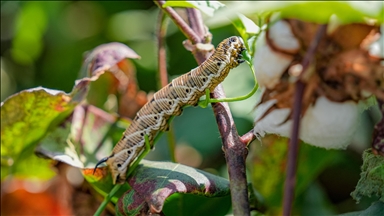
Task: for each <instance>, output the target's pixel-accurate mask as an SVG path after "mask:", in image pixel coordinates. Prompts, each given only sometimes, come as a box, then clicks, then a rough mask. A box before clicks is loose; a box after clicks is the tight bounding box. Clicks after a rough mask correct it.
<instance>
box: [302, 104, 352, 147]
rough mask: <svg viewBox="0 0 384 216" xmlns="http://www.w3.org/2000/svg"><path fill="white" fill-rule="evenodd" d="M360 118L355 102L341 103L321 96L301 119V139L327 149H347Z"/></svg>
mask: <svg viewBox="0 0 384 216" xmlns="http://www.w3.org/2000/svg"><path fill="white" fill-rule="evenodd" d="M358 119H359V110H358V105H357V104H356V103H355V102H353V101H347V102H344V103H339V102H332V101H330V100H328V99H327V98H326V97H319V98H318V99H317V101H316V104H315V105H314V106H311V107H309V108H308V110H307V111H306V113H305V115H304V117H303V118H302V119H301V126H300V139H301V140H303V141H304V142H306V143H308V144H311V145H314V146H318V147H323V148H326V149H345V148H346V147H347V146H348V145H349V144H350V143H351V140H352V138H353V134H354V133H355V131H356V128H357V125H358Z"/></svg>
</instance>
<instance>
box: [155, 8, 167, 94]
mask: <svg viewBox="0 0 384 216" xmlns="http://www.w3.org/2000/svg"><path fill="white" fill-rule="evenodd" d="M166 33H167V22H166V16H165V14H164V12H163V11H162V10H160V12H159V18H158V32H157V47H158V49H157V51H158V55H157V58H158V59H157V61H158V70H159V77H160V86H159V87H160V88H162V87H164V86H166V85H167V84H168V73H167V59H166V57H167V54H166V50H165V35H166Z"/></svg>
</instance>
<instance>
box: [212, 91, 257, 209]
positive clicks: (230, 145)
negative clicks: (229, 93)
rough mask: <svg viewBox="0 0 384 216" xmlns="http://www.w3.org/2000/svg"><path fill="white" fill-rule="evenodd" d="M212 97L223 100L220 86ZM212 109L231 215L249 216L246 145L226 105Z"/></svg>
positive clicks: (216, 105) (218, 105)
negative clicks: (226, 171)
mask: <svg viewBox="0 0 384 216" xmlns="http://www.w3.org/2000/svg"><path fill="white" fill-rule="evenodd" d="M213 97H214V98H225V94H224V91H223V88H222V86H221V85H219V86H217V87H216V89H215V91H214V92H213ZM212 108H213V111H214V113H215V116H216V122H217V125H218V127H219V132H220V135H221V139H222V142H223V150H224V153H225V160H226V161H227V166H228V174H229V179H230V188H231V199H232V210H233V214H234V215H250V207H249V200H248V188H247V178H246V170H245V159H246V157H247V154H248V150H247V145H246V144H244V143H243V142H242V141H241V140H240V137H239V135H238V133H237V129H236V125H235V123H234V121H233V118H232V115H231V112H230V110H229V106H228V103H215V104H212Z"/></svg>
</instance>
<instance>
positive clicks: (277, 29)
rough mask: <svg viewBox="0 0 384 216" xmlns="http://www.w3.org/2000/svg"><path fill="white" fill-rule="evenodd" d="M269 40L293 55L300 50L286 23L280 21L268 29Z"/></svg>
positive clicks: (297, 41) (298, 43)
mask: <svg viewBox="0 0 384 216" xmlns="http://www.w3.org/2000/svg"><path fill="white" fill-rule="evenodd" d="M269 39H270V40H271V43H272V44H273V45H274V46H275V47H276V48H278V49H279V50H283V51H285V52H288V53H292V54H295V53H297V51H299V49H300V42H299V40H297V38H296V36H295V35H294V34H293V32H292V29H291V27H290V25H289V23H288V22H286V21H284V20H280V21H278V22H276V23H275V24H274V25H273V26H271V28H270V29H269Z"/></svg>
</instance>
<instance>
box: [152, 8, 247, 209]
mask: <svg viewBox="0 0 384 216" xmlns="http://www.w3.org/2000/svg"><path fill="white" fill-rule="evenodd" d="M155 3H156V4H157V5H158V6H159V7H160V8H161V9H162V10H163V11H164V12H165V13H166V14H168V15H169V16H170V17H171V19H172V20H173V21H174V22H175V24H176V25H177V26H178V27H179V28H180V30H181V31H182V32H183V33H184V35H185V36H186V37H187V38H188V39H189V40H190V41H191V42H192V44H196V43H202V42H206V38H205V36H206V35H208V34H209V32H206V30H205V26H204V24H203V21H202V19H201V14H200V12H199V11H197V10H196V9H188V10H187V13H188V19H189V22H190V23H191V27H192V28H191V27H189V26H188V25H187V24H186V23H185V22H184V20H183V19H181V17H180V16H179V15H178V14H177V13H176V12H175V11H174V10H173V9H172V8H170V7H167V8H163V7H162V5H163V4H164V1H155ZM211 54H212V52H207V51H205V50H198V49H196V51H195V52H194V53H193V55H194V56H195V59H196V61H197V62H198V64H201V63H202V62H204V61H205V60H206V59H207V58H208V57H209V56H210V55H211ZM211 96H212V97H213V98H223V97H225V94H224V91H223V88H222V86H221V85H218V86H217V87H216V89H215V90H214V92H213V93H212V94H211ZM212 107H213V111H214V114H215V117H216V121H217V124H218V127H219V132H220V135H221V137H222V141H223V150H224V152H225V158H226V161H227V165H228V173H229V179H230V190H231V199H232V209H233V214H234V215H250V207H249V201H248V188H247V180H246V170H245V158H246V156H247V153H248V152H247V148H246V147H247V144H248V143H249V142H250V140H252V139H253V138H252V137H253V136H250V135H249V134H247V136H246V137H245V138H244V139H243V141H242V140H241V139H240V137H239V135H238V133H237V129H236V126H235V123H234V121H233V117H232V115H231V112H230V110H229V106H228V104H227V103H215V104H212ZM244 142H246V143H244Z"/></svg>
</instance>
